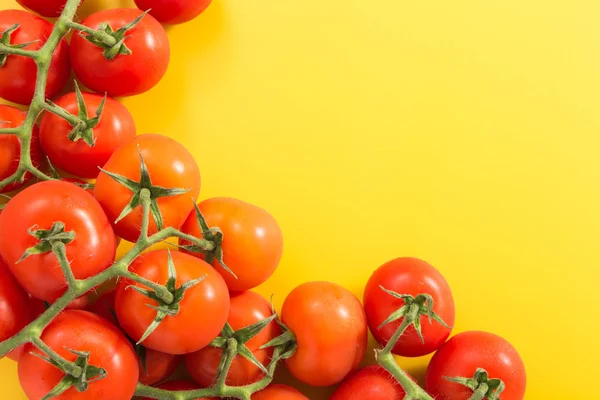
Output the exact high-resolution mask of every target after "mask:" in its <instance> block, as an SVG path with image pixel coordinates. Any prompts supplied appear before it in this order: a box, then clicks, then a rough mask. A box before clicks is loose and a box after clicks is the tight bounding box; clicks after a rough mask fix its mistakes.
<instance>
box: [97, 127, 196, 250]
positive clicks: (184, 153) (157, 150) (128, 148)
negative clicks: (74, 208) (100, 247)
mask: <svg viewBox="0 0 600 400" xmlns="http://www.w3.org/2000/svg"><path fill="white" fill-rule="evenodd" d="M138 146H139V151H140V152H141V154H142V156H143V157H144V162H145V163H146V166H147V167H148V171H149V174H150V179H151V180H152V184H153V185H157V186H162V187H166V188H184V189H189V191H188V192H187V193H184V194H182V195H179V196H172V197H161V198H159V199H158V206H159V208H160V210H161V213H162V217H163V221H164V227H165V228H166V227H169V226H172V227H174V228H176V229H179V228H181V225H183V223H184V222H185V219H186V218H187V216H188V215H189V213H190V211H192V209H193V208H194V204H193V203H192V200H191V199H196V198H197V197H198V194H199V193H200V171H199V170H198V165H197V164H196V161H195V160H194V157H193V156H192V154H190V152H189V151H188V150H187V149H186V148H185V147H183V145H181V144H180V143H178V142H176V141H175V140H173V139H171V138H169V137H166V136H162V135H155V134H145V135H140V136H137V137H136V138H135V139H134V140H132V141H130V142H128V143H126V144H125V145H123V146H121V147H119V148H118V149H117V150H116V151H115V152H114V153H113V155H112V156H111V157H110V159H109V160H108V162H107V163H106V164H105V165H104V169H105V170H107V171H110V172H114V173H117V174H119V175H123V176H125V177H127V178H130V179H133V180H135V181H138V182H139V179H140V157H139V154H138ZM94 195H95V196H96V199H97V200H98V202H99V203H100V204H101V205H102V208H103V209H104V212H105V213H106V215H107V216H108V219H109V220H110V221H111V222H112V223H114V221H115V220H116V219H117V217H118V216H119V215H120V214H121V212H122V211H123V209H124V208H125V206H126V205H127V204H128V203H129V201H130V200H131V197H132V193H131V191H130V190H129V189H127V188H126V187H125V186H123V185H121V184H119V183H118V182H116V181H114V180H113V179H112V178H111V177H110V176H108V175H106V174H105V173H100V175H98V180H96V185H95V188H94ZM141 225H142V207H141V206H140V207H137V208H136V209H135V210H133V211H132V212H131V213H130V214H129V215H127V216H126V217H125V218H123V219H122V220H121V221H119V223H117V224H114V229H115V232H116V234H117V235H118V236H120V237H122V238H123V239H125V240H128V241H130V242H135V241H136V240H137V239H138V237H139V235H140V227H141ZM156 232H157V229H156V223H155V221H154V218H150V226H149V234H150V235H151V234H153V233H156Z"/></svg>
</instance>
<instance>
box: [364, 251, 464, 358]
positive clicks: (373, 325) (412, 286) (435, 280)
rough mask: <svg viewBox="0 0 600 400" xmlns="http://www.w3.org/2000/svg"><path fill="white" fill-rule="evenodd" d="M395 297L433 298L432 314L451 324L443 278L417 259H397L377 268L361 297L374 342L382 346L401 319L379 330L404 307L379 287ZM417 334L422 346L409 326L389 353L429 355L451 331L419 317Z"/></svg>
mask: <svg viewBox="0 0 600 400" xmlns="http://www.w3.org/2000/svg"><path fill="white" fill-rule="evenodd" d="M380 286H382V287H384V288H385V289H388V290H392V291H394V292H396V293H399V294H403V295H404V294H407V295H412V296H417V295H419V294H423V293H426V294H430V295H431V296H432V297H433V301H434V304H433V311H434V312H436V313H437V314H438V315H439V316H440V317H441V318H442V320H443V321H444V322H446V324H447V325H449V326H452V325H453V324H454V300H453V298H452V292H451V291H450V287H449V286H448V283H447V282H446V280H445V279H444V277H443V276H442V275H441V274H440V273H439V271H438V270H436V269H435V268H434V267H432V266H431V265H430V264H428V263H426V262H425V261H423V260H419V259H417V258H410V257H405V258H397V259H395V260H392V261H389V262H387V263H385V264H384V265H382V266H381V267H379V269H377V270H376V271H375V272H374V273H373V275H372V276H371V278H370V279H369V282H368V283H367V286H366V288H365V294H364V305H365V311H366V313H367V320H368V322H369V328H370V329H371V333H372V334H373V336H375V339H376V340H377V341H378V342H379V343H381V344H382V345H385V344H386V343H387V342H388V341H389V340H390V338H391V337H392V335H393V334H394V333H395V332H396V329H397V328H398V327H399V326H400V324H401V323H402V321H403V319H404V318H400V319H399V320H397V321H394V322H391V323H389V324H386V325H384V326H382V327H381V328H380V327H379V326H380V325H381V323H383V322H384V321H385V320H386V319H387V318H388V317H389V316H390V314H392V313H393V312H394V311H396V310H398V309H400V308H401V307H402V306H404V304H405V302H404V301H403V300H400V299H397V298H395V297H393V296H391V295H389V294H387V293H385V292H384V291H383V290H382V289H381V287H380ZM421 331H422V333H423V337H424V340H425V341H424V343H423V342H421V339H420V338H419V336H418V335H417V331H416V330H415V329H414V326H412V325H410V326H409V327H408V328H407V330H406V331H405V332H404V334H403V335H402V336H401V337H400V340H398V342H397V343H396V345H395V346H394V348H393V349H392V352H393V353H394V354H398V355H401V356H404V357H419V356H423V355H425V354H429V353H431V352H433V351H435V350H436V349H437V348H438V347H440V346H441V345H442V344H443V343H444V342H445V341H446V339H447V338H448V336H450V332H451V329H448V328H445V327H444V326H443V325H442V324H440V323H438V322H436V321H433V322H432V323H430V322H429V319H428V317H427V316H424V315H421Z"/></svg>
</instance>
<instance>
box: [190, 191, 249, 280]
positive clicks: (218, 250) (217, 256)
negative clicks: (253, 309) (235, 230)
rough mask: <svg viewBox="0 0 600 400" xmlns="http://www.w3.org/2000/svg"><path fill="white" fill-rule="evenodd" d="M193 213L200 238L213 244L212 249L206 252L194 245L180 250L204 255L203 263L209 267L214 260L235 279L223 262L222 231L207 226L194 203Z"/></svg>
mask: <svg viewBox="0 0 600 400" xmlns="http://www.w3.org/2000/svg"><path fill="white" fill-rule="evenodd" d="M194 211H195V213H196V221H197V222H198V226H199V227H200V232H202V238H203V239H204V240H206V241H209V242H212V243H214V249H212V250H206V249H204V248H202V247H201V246H198V245H195V244H191V245H187V246H181V248H182V249H185V250H187V251H189V252H192V253H201V254H202V255H204V261H206V262H207V263H209V264H210V265H212V263H213V261H214V260H217V262H218V263H219V264H220V265H221V267H223V269H224V270H225V271H227V272H228V273H229V274H231V275H232V276H233V277H234V278H235V279H237V275H236V274H235V273H234V272H233V271H232V270H231V269H230V268H229V267H228V266H227V264H225V262H224V261H223V247H222V245H223V231H222V230H221V229H220V228H218V227H212V228H211V227H209V226H208V223H206V218H204V215H202V212H201V211H200V208H199V207H198V204H196V202H194Z"/></svg>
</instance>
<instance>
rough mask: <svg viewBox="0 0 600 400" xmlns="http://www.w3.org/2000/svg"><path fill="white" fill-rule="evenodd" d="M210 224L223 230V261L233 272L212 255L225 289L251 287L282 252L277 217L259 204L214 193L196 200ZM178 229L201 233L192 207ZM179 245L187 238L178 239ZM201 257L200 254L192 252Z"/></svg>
mask: <svg viewBox="0 0 600 400" xmlns="http://www.w3.org/2000/svg"><path fill="white" fill-rule="evenodd" d="M198 208H200V211H201V212H202V214H203V215H204V218H205V219H206V222H207V223H208V225H209V226H210V227H219V228H220V229H221V230H222V231H223V244H222V249H223V261H224V262H225V265H227V266H228V267H229V268H230V269H231V270H232V271H233V272H234V273H235V275H236V276H237V279H236V277H234V276H233V275H231V274H230V273H229V272H227V271H226V270H225V269H223V267H222V266H221V265H220V264H219V262H218V261H217V260H216V259H215V260H214V262H213V267H215V268H216V269H217V271H219V273H221V275H223V278H225V281H226V282H227V286H228V287H229V290H232V291H242V290H249V289H252V288H254V287H256V286H258V285H260V284H261V283H263V282H264V281H266V280H267V279H268V278H269V277H270V276H271V275H272V274H273V272H274V271H275V268H277V265H278V264H279V260H280V259H281V255H282V253H283V235H282V234H281V229H280V228H279V225H278V224H277V221H275V219H274V218H273V217H272V216H271V215H270V214H269V213H268V212H266V211H265V210H263V209H262V208H259V207H256V206H254V205H252V204H248V203H246V202H243V201H241V200H236V199H231V198H227V197H215V198H212V199H208V200H205V201H203V202H201V203H200V204H198ZM181 229H182V231H183V232H185V233H189V234H191V235H193V236H196V237H202V231H201V228H200V226H199V225H198V222H197V221H196V213H195V211H194V210H192V212H191V213H190V215H189V216H188V218H187V220H186V221H185V223H184V224H183V226H182V228H181ZM180 244H182V245H189V244H190V243H189V242H186V241H181V243H180ZM195 255H196V256H198V257H201V258H203V255H202V254H199V253H195Z"/></svg>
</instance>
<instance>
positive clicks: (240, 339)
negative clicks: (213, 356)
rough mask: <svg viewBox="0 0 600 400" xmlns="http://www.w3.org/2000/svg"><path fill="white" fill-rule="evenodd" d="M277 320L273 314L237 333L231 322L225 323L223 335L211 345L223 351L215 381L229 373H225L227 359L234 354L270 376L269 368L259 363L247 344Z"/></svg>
mask: <svg viewBox="0 0 600 400" xmlns="http://www.w3.org/2000/svg"><path fill="white" fill-rule="evenodd" d="M275 318H277V315H276V314H273V315H271V316H270V317H268V318H265V319H263V320H260V321H258V322H257V323H255V324H252V325H250V326H247V327H245V328H242V329H239V330H237V331H234V330H233V328H232V327H231V325H229V322H227V323H225V326H224V327H223V330H222V331H221V335H220V336H218V337H216V338H215V339H213V341H212V342H211V343H210V346H212V347H218V348H220V349H223V354H222V357H221V362H220V364H219V369H218V370H217V375H216V378H215V380H217V381H218V379H219V377H221V376H222V375H223V374H227V371H225V365H226V359H227V357H228V356H229V355H230V353H232V352H233V354H234V355H233V357H235V356H237V355H239V356H241V357H243V358H245V359H246V360H248V361H250V362H251V363H252V364H254V365H255V366H256V367H258V368H259V369H260V370H261V371H262V372H263V373H264V374H265V375H267V376H270V374H269V371H268V370H267V368H266V367H265V366H264V365H263V364H262V363H261V362H260V361H258V359H257V358H256V356H255V355H254V353H252V351H250V349H248V347H247V346H246V343H248V342H249V341H250V339H252V338H253V337H255V336H256V335H258V334H259V333H260V332H261V331H262V330H263V329H265V327H266V326H267V325H269V324H270V323H271V321H273V320H274V319H275ZM232 349H233V351H232Z"/></svg>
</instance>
